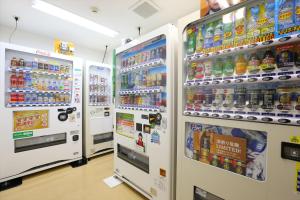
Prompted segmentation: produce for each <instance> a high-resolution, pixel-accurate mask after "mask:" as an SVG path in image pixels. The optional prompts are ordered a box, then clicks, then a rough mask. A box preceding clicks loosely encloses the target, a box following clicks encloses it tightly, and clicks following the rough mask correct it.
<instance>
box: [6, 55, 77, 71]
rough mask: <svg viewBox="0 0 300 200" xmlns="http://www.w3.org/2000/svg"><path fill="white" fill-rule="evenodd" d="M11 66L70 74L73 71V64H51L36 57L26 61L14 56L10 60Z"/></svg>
mask: <svg viewBox="0 0 300 200" xmlns="http://www.w3.org/2000/svg"><path fill="white" fill-rule="evenodd" d="M10 68H11V69H12V70H13V69H23V70H29V71H40V72H49V73H59V74H69V73H71V72H72V66H71V65H62V64H54V63H53V64H50V63H49V62H47V61H45V60H40V59H38V58H34V61H25V60H24V59H23V58H16V57H13V58H12V59H11V62H10Z"/></svg>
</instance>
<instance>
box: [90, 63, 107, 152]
mask: <svg viewBox="0 0 300 200" xmlns="http://www.w3.org/2000/svg"><path fill="white" fill-rule="evenodd" d="M84 74H85V75H84V76H85V77H84V96H85V98H84V156H85V158H90V157H93V156H96V155H100V154H103V153H108V152H111V151H113V109H112V68H111V66H109V65H106V64H102V63H97V62H92V61H87V62H86V65H85V69H84Z"/></svg>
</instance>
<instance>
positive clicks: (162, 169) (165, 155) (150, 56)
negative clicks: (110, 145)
mask: <svg viewBox="0 0 300 200" xmlns="http://www.w3.org/2000/svg"><path fill="white" fill-rule="evenodd" d="M176 36H177V29H176V28H175V27H174V26H173V25H170V24H169V25H165V26H163V27H161V28H159V29H156V30H155V31H153V32H151V33H148V34H147V35H144V36H141V37H140V38H138V39H136V40H133V41H132V42H131V43H129V44H127V45H125V46H122V47H120V48H118V49H117V50H116V58H117V66H116V104H115V106H116V109H115V113H116V114H115V138H114V140H115V146H114V148H115V152H116V153H115V163H114V171H115V174H116V175H117V177H119V178H120V179H122V180H123V181H124V182H126V183H127V184H129V185H130V186H132V187H133V188H134V189H136V190H137V191H138V192H140V193H142V194H143V195H144V196H146V197H147V198H149V199H157V200H171V199H173V198H174V175H175V174H174V172H175V171H174V170H175V168H174V166H175V153H174V152H175V149H174V148H175V132H176V129H175V128H174V125H175V124H174V122H175V117H176V112H175V110H176V107H175V105H176V104H175V92H176V86H175V82H174V81H175V79H174V77H175V75H176V67H175V66H176V65H175V45H176V38H177V37H176Z"/></svg>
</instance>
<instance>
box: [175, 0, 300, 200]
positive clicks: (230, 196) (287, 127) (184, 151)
mask: <svg viewBox="0 0 300 200" xmlns="http://www.w3.org/2000/svg"><path fill="white" fill-rule="evenodd" d="M295 2H297V1H293V0H291V1H277V0H260V1H251V0H250V1H245V2H242V3H239V4H237V5H235V6H232V7H229V8H227V9H224V10H222V11H219V12H217V13H214V14H212V15H207V16H205V17H203V18H199V16H200V13H199V11H198V12H195V13H193V14H191V15H189V16H187V17H184V18H182V19H180V20H179V23H178V24H179V30H180V31H179V32H180V33H181V34H180V36H179V41H180V42H179V56H178V59H179V61H178V62H179V76H178V83H179V90H178V91H179V95H178V97H179V99H178V101H179V103H178V105H179V106H178V137H177V160H179V161H180V162H178V163H177V181H176V182H177V196H176V197H177V200H186V199H195V200H200V199H201V200H240V199H243V200H253V199H259V200H282V199H285V200H296V199H300V173H299V166H300V164H299V161H300V132H299V130H300V127H299V126H300V68H299V60H300V48H299V47H300V32H299V23H298V22H297V16H298V15H299V13H298V11H299V9H298V8H299V7H296V6H293V5H295V4H294V3H295Z"/></svg>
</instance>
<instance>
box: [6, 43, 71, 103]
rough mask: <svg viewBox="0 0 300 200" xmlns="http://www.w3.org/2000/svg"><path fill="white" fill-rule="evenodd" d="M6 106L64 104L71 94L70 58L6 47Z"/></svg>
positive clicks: (68, 101) (67, 101)
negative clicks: (68, 59)
mask: <svg viewBox="0 0 300 200" xmlns="http://www.w3.org/2000/svg"><path fill="white" fill-rule="evenodd" d="M5 65H6V70H7V73H6V74H7V75H6V106H7V107H35V106H43V107H44V106H66V105H70V103H71V97H72V85H73V83H72V80H73V63H72V61H66V60H61V59H58V58H50V57H47V56H42V55H37V54H31V53H26V52H21V51H16V50H11V49H6V52H5Z"/></svg>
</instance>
